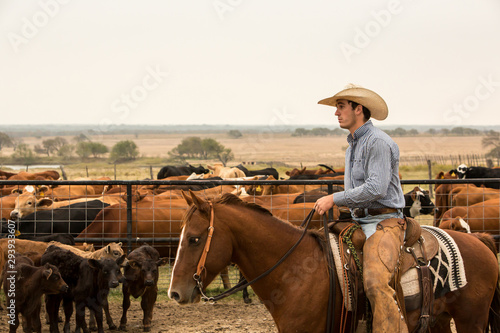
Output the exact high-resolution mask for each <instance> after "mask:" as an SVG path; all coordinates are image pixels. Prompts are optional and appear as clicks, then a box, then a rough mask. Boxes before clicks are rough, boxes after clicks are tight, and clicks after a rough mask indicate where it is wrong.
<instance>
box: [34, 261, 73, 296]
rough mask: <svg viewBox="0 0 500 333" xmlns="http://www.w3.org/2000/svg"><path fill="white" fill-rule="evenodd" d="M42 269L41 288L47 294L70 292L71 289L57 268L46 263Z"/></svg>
mask: <svg viewBox="0 0 500 333" xmlns="http://www.w3.org/2000/svg"><path fill="white" fill-rule="evenodd" d="M41 269H43V272H42V276H43V279H42V280H41V283H40V288H41V290H42V291H43V292H44V293H45V294H58V293H65V292H67V291H68V289H69V287H68V285H67V284H66V282H64V280H63V278H62V277H61V273H60V272H59V269H58V268H57V267H56V266H54V265H51V264H49V263H46V264H45V265H43V266H42V268H41Z"/></svg>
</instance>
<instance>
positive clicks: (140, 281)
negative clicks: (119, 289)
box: [120, 245, 167, 332]
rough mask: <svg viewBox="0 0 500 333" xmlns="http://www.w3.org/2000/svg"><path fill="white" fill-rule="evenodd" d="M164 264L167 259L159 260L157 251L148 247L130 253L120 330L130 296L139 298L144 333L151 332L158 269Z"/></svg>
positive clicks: (124, 327)
mask: <svg viewBox="0 0 500 333" xmlns="http://www.w3.org/2000/svg"><path fill="white" fill-rule="evenodd" d="M166 263H167V259H166V258H160V254H159V253H158V251H157V250H156V249H154V248H153V247H151V246H149V245H143V246H141V247H139V248H137V249H135V250H134V251H132V252H130V254H129V255H128V265H127V266H125V269H124V277H125V280H124V282H123V314H122V318H121V320H120V330H126V326H127V310H128V308H129V307H130V295H132V296H134V298H138V297H139V296H141V308H142V311H143V313H144V317H143V320H142V323H143V325H144V332H149V331H150V330H151V320H152V319H153V307H154V305H155V303H156V296H157V294H158V286H157V284H158V275H159V273H158V267H159V266H163V265H165V264H166Z"/></svg>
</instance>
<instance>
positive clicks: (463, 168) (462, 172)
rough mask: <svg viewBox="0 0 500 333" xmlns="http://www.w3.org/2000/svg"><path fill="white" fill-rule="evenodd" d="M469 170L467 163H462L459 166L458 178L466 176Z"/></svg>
mask: <svg viewBox="0 0 500 333" xmlns="http://www.w3.org/2000/svg"><path fill="white" fill-rule="evenodd" d="M467 170H469V168H468V167H467V165H465V164H460V165H459V166H458V167H457V176H458V178H459V179H462V178H465V173H466V172H467Z"/></svg>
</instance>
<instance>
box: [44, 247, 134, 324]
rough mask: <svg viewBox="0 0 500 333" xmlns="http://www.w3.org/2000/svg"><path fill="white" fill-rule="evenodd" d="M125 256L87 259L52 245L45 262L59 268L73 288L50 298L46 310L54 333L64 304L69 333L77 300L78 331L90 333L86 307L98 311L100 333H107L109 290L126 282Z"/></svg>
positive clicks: (48, 249) (96, 316) (96, 314)
mask: <svg viewBox="0 0 500 333" xmlns="http://www.w3.org/2000/svg"><path fill="white" fill-rule="evenodd" d="M124 260H125V255H122V256H121V257H120V258H118V259H116V261H115V260H113V259H101V260H95V259H85V258H82V257H80V256H78V255H76V254H74V253H73V252H71V251H68V250H65V249H61V248H59V247H57V246H55V245H50V246H49V247H48V248H47V250H46V251H45V253H44V254H43V256H42V260H41V263H42V264H45V263H52V264H53V265H55V266H57V267H58V268H59V271H60V272H61V276H62V277H63V278H64V280H65V281H66V283H67V284H68V286H69V292H68V293H66V294H64V295H49V296H48V297H47V302H46V307H47V313H48V315H49V321H50V332H59V328H58V312H59V305H60V303H61V301H63V306H64V314H65V323H64V332H69V328H70V319H71V315H72V314H73V301H74V302H75V310H76V314H75V317H76V329H75V331H76V332H80V329H82V330H83V332H90V331H89V330H88V328H87V324H86V322H85V308H86V307H87V308H89V309H90V310H91V311H93V312H94V315H95V318H96V322H97V328H98V332H99V333H103V332H104V329H103V314H102V306H103V303H104V302H105V300H106V299H107V296H108V293H109V289H110V288H116V287H118V285H119V282H120V281H121V280H122V279H123V276H122V273H121V271H120V265H121V264H122V263H123V261H124Z"/></svg>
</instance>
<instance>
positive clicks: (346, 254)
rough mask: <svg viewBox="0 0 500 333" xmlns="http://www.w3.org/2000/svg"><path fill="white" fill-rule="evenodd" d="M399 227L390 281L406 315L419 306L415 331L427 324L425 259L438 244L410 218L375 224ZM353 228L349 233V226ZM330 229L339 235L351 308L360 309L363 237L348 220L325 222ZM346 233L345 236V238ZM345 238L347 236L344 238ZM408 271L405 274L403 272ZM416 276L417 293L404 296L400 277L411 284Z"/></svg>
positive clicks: (428, 279)
mask: <svg viewBox="0 0 500 333" xmlns="http://www.w3.org/2000/svg"><path fill="white" fill-rule="evenodd" d="M394 227H399V228H401V231H402V232H404V235H405V236H404V242H403V244H401V245H402V247H401V252H400V255H399V264H398V269H397V270H396V271H395V274H394V279H393V281H392V282H391V283H392V285H393V287H394V289H395V290H396V295H397V301H398V304H399V307H400V309H401V310H402V311H403V313H404V314H405V317H406V310H408V311H412V310H415V309H418V308H421V317H420V318H421V319H420V324H419V327H418V328H417V330H416V331H425V329H426V328H427V327H428V324H429V321H430V314H431V306H432V301H433V290H432V281H431V276H430V272H429V269H428V267H427V265H428V263H429V260H430V259H431V258H433V257H434V256H436V254H437V252H438V250H439V244H438V241H437V240H436V238H435V237H434V236H433V235H431V234H430V233H429V232H428V231H427V230H425V229H422V228H421V227H420V225H419V223H418V222H417V221H415V220H414V219H412V218H404V219H397V218H391V219H387V220H384V221H382V222H380V223H379V226H378V228H382V229H383V228H394ZM353 228H354V229H355V230H354V231H351V232H349V231H350V230H351V229H353ZM329 229H330V232H332V233H334V234H337V235H339V244H340V246H339V247H340V249H341V253H340V255H341V257H342V262H343V263H345V264H344V268H343V269H344V274H343V275H344V277H347V279H348V284H349V293H350V294H351V295H350V296H351V299H352V303H353V304H352V309H353V311H356V310H357V311H362V310H363V306H364V304H360V303H365V302H358V299H360V297H364V290H363V283H362V279H363V277H362V265H363V264H362V260H363V245H364V243H365V240H366V237H365V235H364V233H363V231H362V230H361V228H360V227H359V225H357V224H356V223H355V222H353V221H352V220H348V221H345V220H344V221H338V222H333V223H331V224H330V225H329ZM346 236H347V237H346ZM348 237H349V238H348ZM405 273H408V274H405ZM415 275H418V282H419V286H417V290H418V288H419V290H420V292H416V293H415V294H413V295H411V296H410V297H407V298H405V296H404V294H403V287H402V286H401V278H402V277H403V276H404V277H405V279H403V280H404V282H408V281H409V283H413V282H414V281H415ZM361 313H363V312H361Z"/></svg>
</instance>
